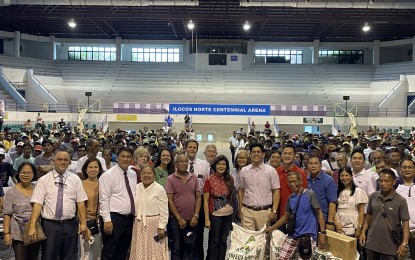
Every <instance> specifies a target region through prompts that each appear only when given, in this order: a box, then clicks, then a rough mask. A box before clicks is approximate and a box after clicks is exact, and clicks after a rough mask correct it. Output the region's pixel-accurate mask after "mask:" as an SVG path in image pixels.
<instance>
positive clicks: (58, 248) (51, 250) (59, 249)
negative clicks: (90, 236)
mask: <svg viewBox="0 0 415 260" xmlns="http://www.w3.org/2000/svg"><path fill="white" fill-rule="evenodd" d="M42 227H43V231H44V232H45V235H46V240H45V241H43V243H42V260H56V259H58V257H59V259H60V260H72V259H73V260H76V259H78V221H76V219H75V218H73V219H72V220H70V221H67V222H63V223H58V222H53V221H50V220H47V219H42Z"/></svg>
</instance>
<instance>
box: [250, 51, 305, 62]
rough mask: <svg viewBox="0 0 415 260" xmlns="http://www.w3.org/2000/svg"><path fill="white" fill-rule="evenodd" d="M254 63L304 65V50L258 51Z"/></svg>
mask: <svg viewBox="0 0 415 260" xmlns="http://www.w3.org/2000/svg"><path fill="white" fill-rule="evenodd" d="M254 63H290V64H302V63H303V51H302V50H279V49H257V50H255V55H254Z"/></svg>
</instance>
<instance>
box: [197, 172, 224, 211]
mask: <svg viewBox="0 0 415 260" xmlns="http://www.w3.org/2000/svg"><path fill="white" fill-rule="evenodd" d="M203 192H205V193H206V192H208V193H209V213H212V212H213V211H215V205H214V200H215V197H218V196H223V197H224V198H226V199H229V191H228V186H227V185H226V182H225V180H224V178H223V177H219V176H218V175H217V174H212V175H210V176H209V177H208V178H207V179H206V181H205V186H204V188H203Z"/></svg>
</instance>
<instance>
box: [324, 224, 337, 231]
mask: <svg viewBox="0 0 415 260" xmlns="http://www.w3.org/2000/svg"><path fill="white" fill-rule="evenodd" d="M326 230H330V231H335V230H334V224H326Z"/></svg>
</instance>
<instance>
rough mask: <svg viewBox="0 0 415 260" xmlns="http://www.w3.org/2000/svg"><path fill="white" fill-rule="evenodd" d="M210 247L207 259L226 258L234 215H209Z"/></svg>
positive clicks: (221, 259)
mask: <svg viewBox="0 0 415 260" xmlns="http://www.w3.org/2000/svg"><path fill="white" fill-rule="evenodd" d="M209 219H210V230H209V247H208V253H207V255H208V256H207V258H206V259H207V260H225V256H226V247H227V245H226V242H227V239H228V234H229V231H230V230H231V227H232V215H229V216H225V217H215V216H213V215H210V216H209Z"/></svg>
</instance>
